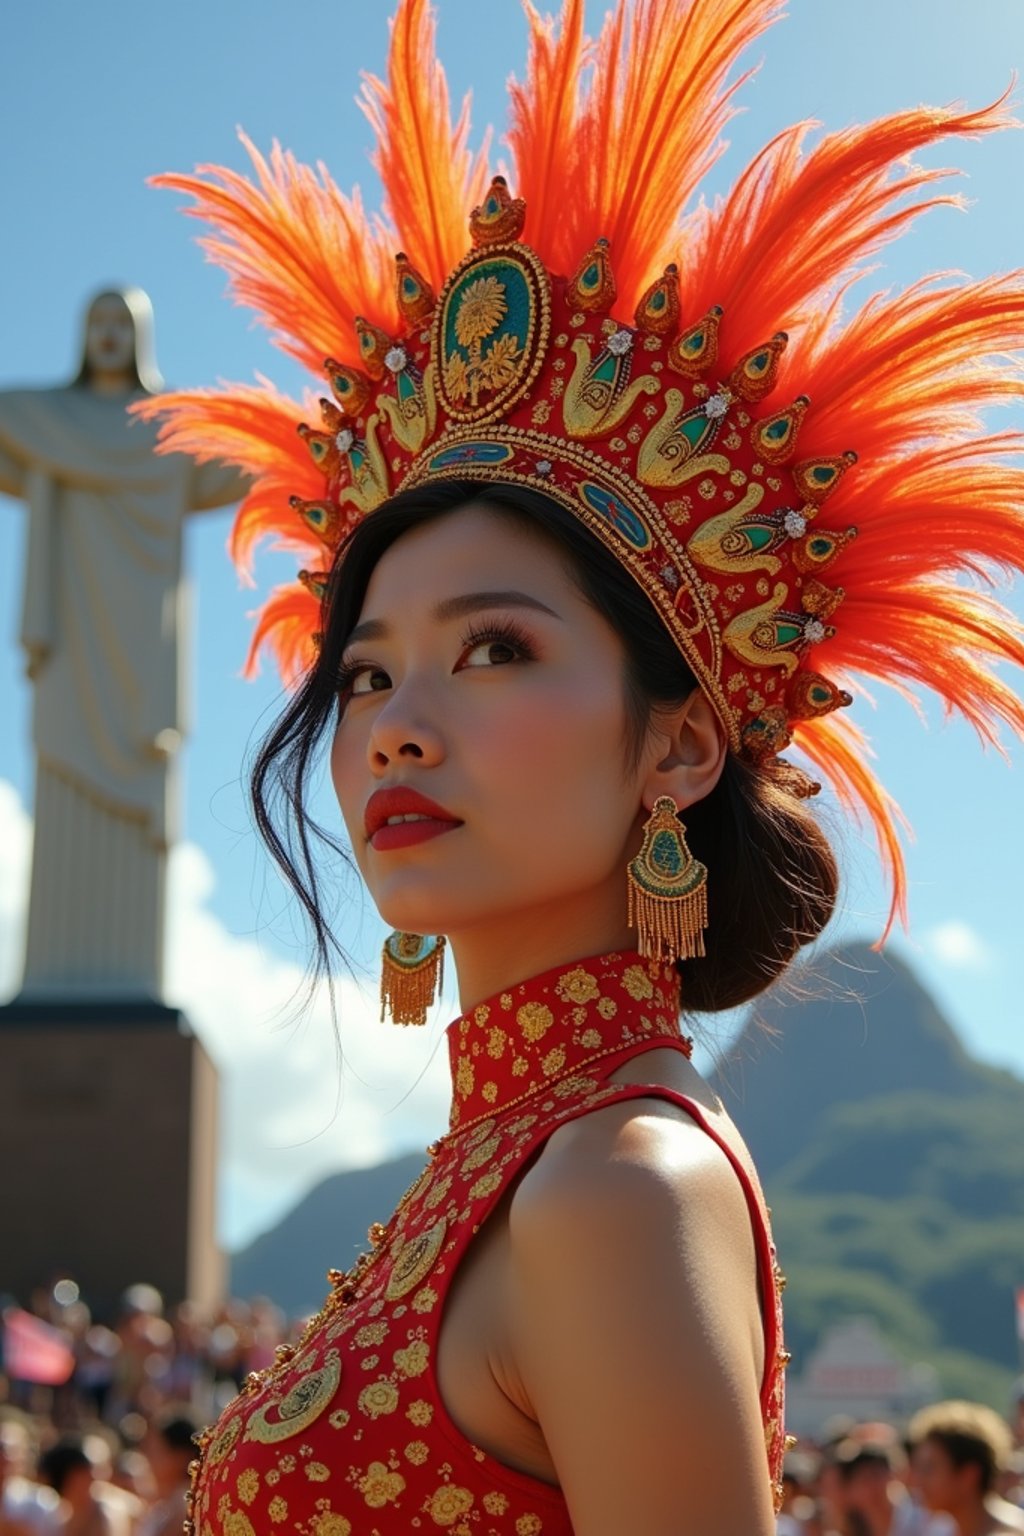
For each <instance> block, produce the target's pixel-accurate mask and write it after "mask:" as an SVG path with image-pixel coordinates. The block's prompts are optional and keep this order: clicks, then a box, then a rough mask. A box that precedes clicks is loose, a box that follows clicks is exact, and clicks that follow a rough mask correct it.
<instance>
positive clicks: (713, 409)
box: [704, 392, 729, 421]
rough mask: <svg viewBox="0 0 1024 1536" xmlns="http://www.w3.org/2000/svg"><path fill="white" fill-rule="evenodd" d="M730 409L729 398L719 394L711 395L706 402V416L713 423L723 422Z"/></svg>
mask: <svg viewBox="0 0 1024 1536" xmlns="http://www.w3.org/2000/svg"><path fill="white" fill-rule="evenodd" d="M728 409H729V396H728V395H726V394H723V393H721V392H719V393H718V394H717V395H709V396H708V398H707V399H706V400H705V402H704V414H705V416H709V417H710V418H711V420H712V421H721V419H722V417H723V416H724V415H725V413H726V411H727V410H728Z"/></svg>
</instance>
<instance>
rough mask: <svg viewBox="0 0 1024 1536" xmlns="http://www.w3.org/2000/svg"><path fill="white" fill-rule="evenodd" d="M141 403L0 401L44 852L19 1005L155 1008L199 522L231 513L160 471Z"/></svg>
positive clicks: (196, 478) (76, 391)
mask: <svg viewBox="0 0 1024 1536" xmlns="http://www.w3.org/2000/svg"><path fill="white" fill-rule="evenodd" d="M131 398H134V397H132V396H120V397H117V398H113V399H112V398H108V397H104V396H101V395H98V394H95V393H94V392H92V391H90V390H89V389H88V388H87V387H82V386H72V387H70V388H65V389H42V390H32V389H26V390H9V391H4V392H0V491H5V492H6V493H7V494H8V495H12V496H17V497H20V498H22V499H24V500H25V501H26V502H27V503H28V508H29V528H28V560H27V567H26V573H25V586H24V603H23V611H22V624H21V643H22V646H23V647H24V650H25V654H26V658H27V668H28V675H29V678H30V679H31V682H32V685H33V712H32V739H33V744H34V747H35V755H36V803H35V842H34V850H33V860H32V883H31V893H30V900H29V923H28V943H27V957H26V964H25V977H24V983H23V989H22V995H23V996H24V997H32V996H38V997H42V996H61V995H64V996H76V997H86V996H89V995H92V996H94V997H101V996H102V997H132V998H150V999H159V998H160V995H161V982H162V954H163V927H164V889H165V884H166V855H167V849H168V846H169V844H170V842H171V841H172V840H173V838H174V836H175V835H176V831H177V774H176V763H175V752H176V748H177V746H178V745H179V744H180V741H181V739H182V737H183V736H184V734H185V731H186V708H185V697H184V693H185V690H184V666H183V662H184V642H185V640H186V624H185V619H186V612H185V600H186V592H185V586H184V583H183V580H182V530H183V525H184V519H185V516H186V515H187V514H188V513H189V512H198V511H204V510H207V509H210V508H213V507H218V506H222V505H225V504H226V503H229V502H232V501H235V500H238V499H239V498H240V497H241V496H243V495H244V494H245V491H246V489H247V482H246V481H245V479H244V477H243V476H242V475H241V474H239V473H238V472H237V471H236V470H233V469H229V468H226V467H225V466H223V465H219V464H207V465H196V464H195V463H194V462H193V461H192V460H191V459H189V458H187V457H185V456H183V455H180V454H175V455H169V456H166V457H157V455H156V454H155V452H154V448H155V443H156V429H155V427H153V426H150V425H147V424H144V423H142V422H139V421H134V420H132V419H131V418H130V417H129V416H128V415H127V414H126V410H125V406H126V404H127V403H128V401H129V400H130V399H131Z"/></svg>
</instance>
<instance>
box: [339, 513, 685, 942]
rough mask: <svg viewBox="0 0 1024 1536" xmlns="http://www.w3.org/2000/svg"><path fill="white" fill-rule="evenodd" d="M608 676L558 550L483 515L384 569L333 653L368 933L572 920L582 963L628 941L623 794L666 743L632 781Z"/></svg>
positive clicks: (414, 537)
mask: <svg viewBox="0 0 1024 1536" xmlns="http://www.w3.org/2000/svg"><path fill="white" fill-rule="evenodd" d="M624 664H625V658H624V652H623V647H622V644H621V642H620V640H619V638H618V636H617V635H616V634H615V632H614V630H613V629H612V628H611V626H610V625H609V624H608V623H607V622H606V621H605V620H604V619H603V618H602V617H601V616H600V615H599V614H598V613H596V612H595V610H594V609H593V608H591V607H590V606H589V605H588V603H587V602H586V601H585V599H584V598H583V597H582V596H581V595H580V593H579V591H578V590H577V588H576V586H575V585H574V583H573V580H572V578H571V576H570V575H569V574H568V572H567V570H566V569H565V566H564V564H563V561H562V558H561V556H560V554H559V551H558V550H557V548H556V547H555V546H554V545H553V544H550V543H549V542H548V541H547V540H546V539H544V538H543V537H541V536H539V535H537V534H536V533H534V532H533V531H532V530H530V529H529V528H527V527H524V526H522V525H521V524H518V523H516V522H514V521H512V520H511V519H509V518H507V517H504V516H502V515H500V514H497V513H495V512H493V511H490V510H489V509H487V508H486V507H483V506H480V505H477V504H469V505H467V506H465V507H463V508H460V509H459V510H458V511H456V512H453V513H451V514H449V515H448V516H446V517H442V518H440V519H438V520H437V521H435V522H431V523H429V524H427V525H425V526H424V527H423V528H421V529H416V530H415V531H413V532H411V533H408V534H406V535H404V536H403V537H402V538H401V539H399V540H398V541H397V542H396V543H395V544H394V545H393V546H392V547H391V548H390V549H389V550H388V551H387V552H386V553H385V554H384V555H383V556H382V558H381V560H380V561H379V563H378V565H377V567H376V569H375V571H374V574H373V576H372V578H371V581H370V584H369V587H368V589H367V593H366V600H365V603H364V604H363V609H362V612H361V614H360V619H359V622H358V624H357V626H356V628H355V630H354V631H353V634H352V638H351V640H350V642H349V644H348V646H347V647H346V650H345V654H344V661H343V688H342V710H341V715H340V719H339V723H338V727H337V731H336V734H335V738H334V746H333V751H332V757H331V767H332V776H333V780H334V787H335V790H336V793H337V796H338V801H339V803H340V805H341V810H342V815H343V816H344V819H345V824H346V826H347V828H348V832H349V836H350V838H351V841H352V847H353V850H354V852H355V856H356V860H357V862H358V865H359V868H360V870H361V871H362V874H363V876H364V878H365V880H366V883H367V886H368V887H369V890H370V892H371V894H372V896H373V898H374V901H375V902H376V904H377V907H378V909H379V911H380V913H381V915H382V917H383V918H384V919H385V921H386V922H388V923H390V924H393V925H394V926H395V927H397V928H403V929H407V930H410V931H412V932H417V933H447V934H449V935H452V936H456V937H457V936H458V934H459V933H460V932H461V931H466V932H468V931H470V930H474V929H475V930H480V929H481V928H482V927H486V926H488V925H493V924H495V923H497V924H499V925H500V924H503V923H507V922H509V921H510V920H511V919H513V918H515V919H516V923H515V924H514V929H515V932H516V933H517V934H522V933H523V931H524V923H525V925H526V931H527V932H528V931H529V930H530V924H531V923H533V922H534V921H535V922H536V923H537V924H540V925H544V924H549V923H551V922H555V923H560V924H563V925H564V924H565V923H566V921H567V920H571V918H572V917H573V916H574V915H576V916H582V918H583V920H584V924H586V921H587V918H588V915H589V916H592V917H593V920H594V923H595V924H596V927H595V929H594V930H593V931H594V934H595V947H597V945H598V944H600V943H601V942H604V941H605V940H608V941H609V947H610V945H611V944H614V943H625V942H627V939H628V933H627V930H626V929H625V890H626V879H625V865H626V862H627V860H628V858H629V857H631V856H632V854H633V853H635V852H636V850H637V848H638V847H639V842H640V834H639V823H640V819H641V817H640V812H641V789H640V786H641V785H642V782H643V778H644V774H645V771H646V766H647V765H649V764H650V763H652V762H654V761H656V760H657V757H658V754H659V750H660V751H661V752H663V751H664V749H665V742H664V741H661V742H660V745H659V740H658V738H657V737H655V736H652V739H651V742H650V743H649V744H648V746H647V748H646V749H645V752H644V754H643V755H642V757H641V761H640V763H639V764H638V765H637V767H636V768H635V769H633V768H631V767H630V754H629V750H628V742H627V727H626V707H625V695H624V683H623V677H624ZM382 790H387V791H404V792H410V791H411V792H413V794H414V795H416V796H422V797H425V798H426V799H427V800H429V801H430V802H431V803H432V804H431V805H430V806H423V805H422V804H419V803H417V802H416V801H415V800H412V801H410V800H408V799H405V798H403V797H402V795H401V794H399V795H398V796H397V798H396V797H394V796H391V797H387V798H376V799H375V798H374V797H375V796H379V792H380V791H382ZM431 812H433V814H431ZM408 816H417V817H420V818H422V819H417V820H412V821H410V820H395V818H396V817H408ZM382 821H383V825H382V824H381V823H382ZM388 822H390V823H391V824H390V825H389V824H388ZM609 919H611V921H612V923H613V925H614V929H615V931H614V933H613V934H612V935H611V936H610V937H609V935H608V934H607V933H602V931H601V927H602V924H603V925H604V927H605V929H607V926H608V923H609ZM537 931H540V930H537Z"/></svg>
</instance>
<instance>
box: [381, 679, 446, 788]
mask: <svg viewBox="0 0 1024 1536" xmlns="http://www.w3.org/2000/svg"><path fill="white" fill-rule="evenodd" d="M367 752H368V755H369V762H370V768H371V769H372V770H373V772H374V773H377V774H384V773H386V772H387V770H388V769H389V768H391V767H393V766H394V765H395V764H396V763H402V762H417V763H421V764H422V765H423V767H425V768H431V767H434V766H436V764H438V763H440V762H441V761H442V760H443V759H444V744H443V741H442V738H441V733H440V731H439V730H438V728H437V727H436V726H435V725H433V724H431V723H430V712H429V711H428V709H427V701H426V700H425V698H424V697H423V694H422V691H421V690H419V691H418V690H414V689H413V688H412V687H410V685H409V684H408V683H406V684H405V685H404V686H401V687H398V688H396V689H395V690H394V692H393V693H392V695H391V697H390V698H389V699H388V701H387V703H386V704H385V705H384V706H383V707H382V708H381V709H379V710H378V711H377V714H376V716H375V718H374V722H373V729H372V730H371V732H370V736H369V740H368V742H367Z"/></svg>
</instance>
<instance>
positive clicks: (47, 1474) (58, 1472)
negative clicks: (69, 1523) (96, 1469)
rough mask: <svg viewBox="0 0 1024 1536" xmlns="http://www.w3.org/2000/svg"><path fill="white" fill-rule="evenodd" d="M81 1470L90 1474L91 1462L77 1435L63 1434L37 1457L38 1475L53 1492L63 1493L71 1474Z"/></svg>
mask: <svg viewBox="0 0 1024 1536" xmlns="http://www.w3.org/2000/svg"><path fill="white" fill-rule="evenodd" d="M81 1471H85V1472H88V1473H89V1474H90V1476H91V1474H92V1462H91V1461H90V1460H89V1458H88V1456H87V1455H86V1453H85V1449H84V1447H83V1445H82V1441H81V1437H80V1436H78V1435H64V1436H63V1437H62V1438H61V1439H60V1440H58V1441H57V1442H56V1444H55V1445H51V1446H50V1447H49V1449H48V1450H45V1451H44V1452H43V1454H42V1455H41V1456H40V1458H39V1477H40V1479H41V1481H42V1482H44V1483H45V1484H46V1486H47V1487H48V1488H52V1489H53V1490H54V1492H55V1493H59V1494H63V1492H64V1489H65V1488H66V1487H67V1481H68V1478H69V1477H70V1476H71V1474H72V1473H73V1472H81Z"/></svg>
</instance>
